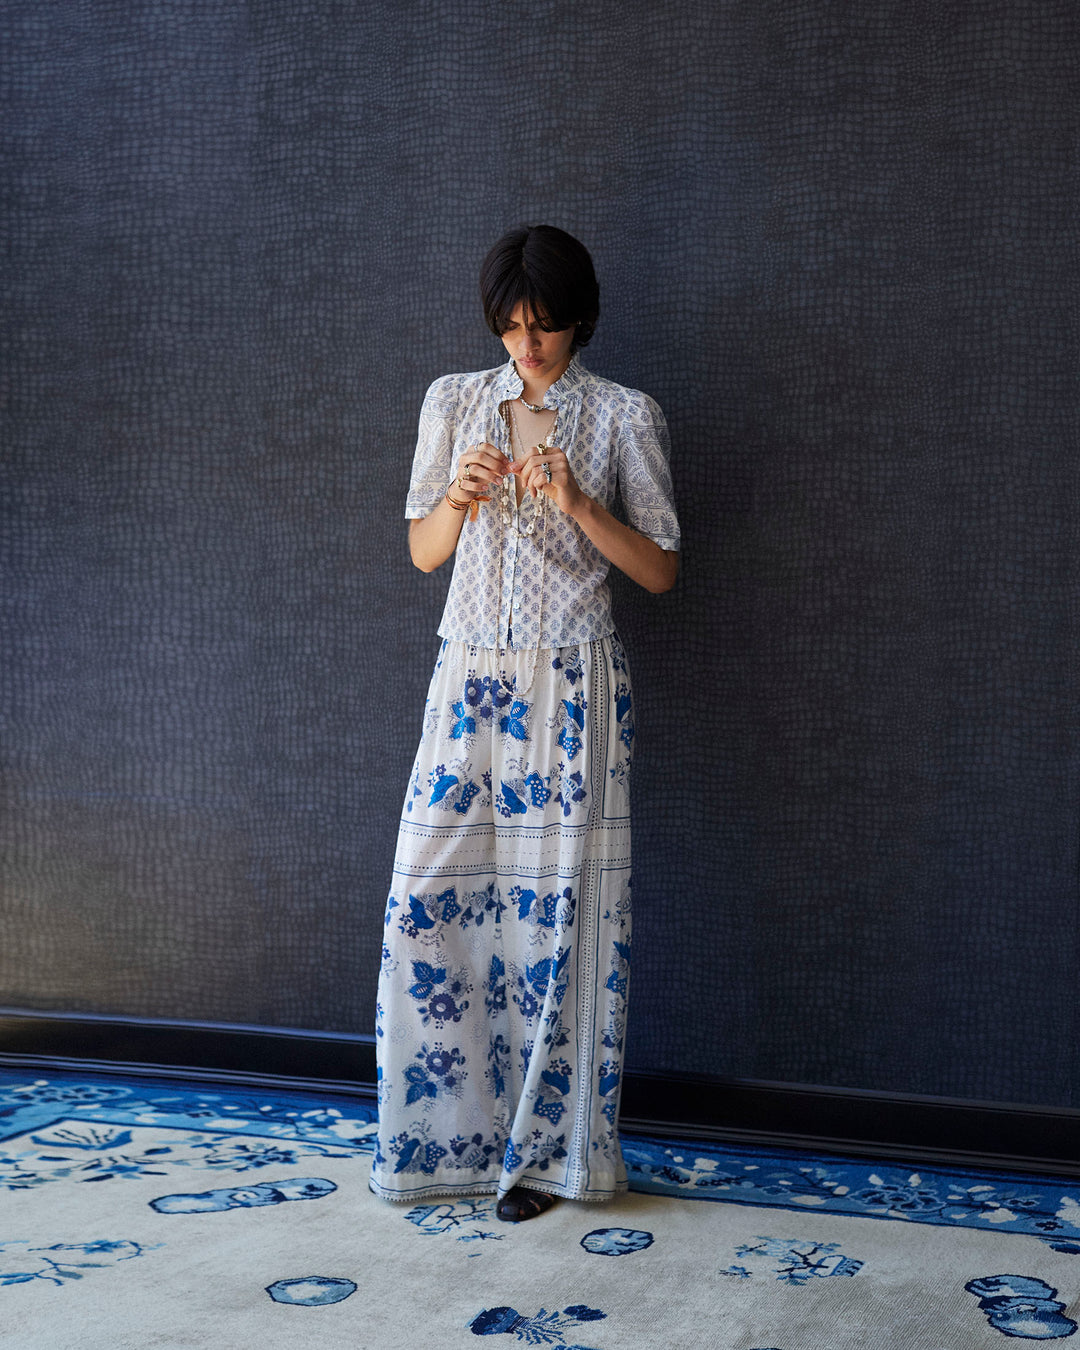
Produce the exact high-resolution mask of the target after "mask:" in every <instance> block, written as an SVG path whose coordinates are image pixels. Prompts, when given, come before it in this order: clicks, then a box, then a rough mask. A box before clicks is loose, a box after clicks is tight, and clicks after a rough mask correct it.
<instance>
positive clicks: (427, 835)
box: [372, 636, 634, 1200]
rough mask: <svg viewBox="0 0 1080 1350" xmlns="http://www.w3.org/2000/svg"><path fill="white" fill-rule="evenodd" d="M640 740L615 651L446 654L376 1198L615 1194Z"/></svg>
mask: <svg viewBox="0 0 1080 1350" xmlns="http://www.w3.org/2000/svg"><path fill="white" fill-rule="evenodd" d="M633 737H634V725H633V706H632V699H631V691H630V677H629V672H628V670H627V667H626V658H625V656H624V654H623V651H622V647H621V645H620V643H619V640H618V638H616V637H614V636H612V637H610V638H603V639H599V640H596V641H593V642H588V643H582V644H581V645H580V646H574V647H564V648H558V649H552V650H546V651H539V652H535V651H521V652H514V651H508V652H496V651H492V650H489V649H486V648H476V647H470V646H468V645H466V644H464V643H460V642H449V641H446V642H444V643H443V644H442V649H441V651H440V654H439V660H438V662H437V664H436V667H435V673H434V675H433V676H432V681H431V687H430V689H429V691H428V698H427V703H426V705H425V711H424V730H423V736H422V739H421V742H420V748H419V750H418V752H417V757H416V762H415V764H414V766H413V772H412V777H411V780H410V784H409V788H408V791H407V793H406V799H405V805H404V809H403V811H402V819H401V827H400V832H399V835H398V845H397V854H396V857H395V861H394V877H393V885H392V889H391V892H390V896H389V900H388V902H387V908H386V923H385V939H384V946H383V959H382V968H381V971H380V976H379V1003H378V1010H377V1024H376V1032H377V1048H378V1058H379V1136H378V1149H377V1152H376V1156H375V1163H374V1167H373V1171H372V1185H373V1187H374V1189H375V1190H376V1191H377V1192H378V1194H380V1195H383V1196H385V1197H387V1198H389V1199H396V1200H417V1199H423V1198H425V1197H428V1196H435V1195H450V1194H477V1193H483V1192H489V1191H497V1192H498V1193H499V1194H503V1193H505V1192H506V1191H507V1190H509V1189H510V1187H511V1186H515V1185H524V1186H529V1187H533V1188H534V1189H537V1190H544V1191H549V1192H551V1193H552V1194H555V1195H562V1196H567V1197H569V1198H570V1199H577V1200H604V1199H607V1198H609V1197H610V1196H611V1195H613V1194H614V1193H615V1192H616V1191H619V1190H623V1189H625V1186H626V1172H625V1169H624V1167H623V1162H622V1155H621V1152H620V1148H619V1141H618V1132H617V1121H618V1105H619V1087H620V1080H621V1075H622V1061H623V1045H624V1040H625V1034H626V1000H627V992H628V989H627V986H628V975H629V962H630V801H629V770H630V759H631V750H632V745H633Z"/></svg>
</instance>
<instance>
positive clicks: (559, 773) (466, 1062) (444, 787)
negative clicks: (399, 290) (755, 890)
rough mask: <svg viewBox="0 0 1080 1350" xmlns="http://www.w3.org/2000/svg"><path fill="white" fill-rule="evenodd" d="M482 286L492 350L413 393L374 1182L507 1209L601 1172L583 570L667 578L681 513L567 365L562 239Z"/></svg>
mask: <svg viewBox="0 0 1080 1350" xmlns="http://www.w3.org/2000/svg"><path fill="white" fill-rule="evenodd" d="M480 288H481V294H482V298H483V305H484V315H485V318H486V320H487V323H488V326H489V327H490V328H491V330H492V332H493V333H495V334H496V335H497V336H498V337H500V338H501V339H502V343H503V346H504V347H505V348H506V351H507V353H508V355H509V358H510V359H509V362H508V363H507V364H505V365H503V366H500V367H497V368H496V369H494V370H487V371H481V372H479V373H476V374H468V375H449V376H446V377H445V378H443V379H440V380H436V381H435V383H434V384H433V385H432V386H431V388H430V389H429V390H428V393H427V396H426V398H425V400H424V407H423V411H422V413H421V417H420V433H419V440H418V444H417V449H416V457H415V460H414V463H413V474H412V484H411V487H410V490H409V497H408V503H407V506H406V512H405V514H406V516H407V517H408V518H409V520H410V526H409V547H410V552H411V554H412V559H413V562H414V563H415V564H416V566H417V567H419V568H420V569H421V570H422V571H424V572H430V571H433V570H434V569H435V568H437V567H439V566H441V565H442V564H443V563H444V562H445V561H446V560H447V559H448V558H449V557H450V555H451V554H455V555H456V556H455V560H454V572H453V577H452V579H451V583H450V591H449V595H448V597H447V602H446V609H445V611H444V614H443V620H442V623H441V625H440V627H439V633H440V635H441V637H442V638H443V643H442V649H441V651H440V655H439V659H438V662H437V664H436V667H435V673H434V676H433V677H432V683H431V687H430V690H429V693H428V698H427V703H426V707H425V715H424V729H423V738H422V740H421V743H420V749H419V751H418V754H417V758H416V763H415V765H414V768H413V774H412V779H411V782H410V786H409V789H408V792H407V795H406V801H405V807H404V810H403V812H402V819H401V828H400V834H399V837H398V848H397V855H396V859H395V863H394V879H393V887H392V890H391V893H390V899H389V903H388V905H387V912H386V941H385V945H384V948H383V964H382V970H381V974H380V980H379V1008H378V1024H377V1033H378V1052H379V1146H378V1150H377V1153H376V1158H375V1164H374V1168H373V1171H372V1189H373V1190H374V1191H375V1192H376V1194H378V1195H382V1196H385V1197H386V1198H388V1199H393V1200H412V1201H415V1200H419V1199H425V1198H427V1197H430V1196H436V1195H437V1196H450V1195H475V1194H479V1193H484V1192H496V1193H497V1194H498V1196H499V1200H498V1204H497V1207H496V1212H497V1214H498V1216H499V1218H501V1219H506V1220H509V1221H511V1222H517V1221H520V1220H522V1219H526V1218H531V1217H533V1215H535V1214H539V1213H542V1212H543V1210H545V1209H546V1208H548V1206H549V1205H550V1204H551V1203H552V1202H553V1198H554V1197H555V1196H563V1197H566V1198H569V1199H574V1200H606V1199H609V1198H610V1197H611V1196H613V1195H614V1194H615V1193H616V1192H617V1191H619V1190H623V1189H625V1187H626V1172H625V1169H624V1167H623V1163H622V1156H621V1153H620V1149H619V1141H618V1135H617V1128H616V1127H617V1117H618V1099H619V1080H620V1075H621V1069H622V1056H623V1044H624V1037H625V1031H626V992H627V976H628V963H629V955H630V811H629V795H628V773H629V768H630V751H631V744H632V741H633V735H634V728H633V719H632V712H631V698H630V677H629V673H628V671H627V668H626V658H625V656H624V654H623V651H622V648H621V646H620V644H619V640H618V638H617V636H616V635H615V632H614V625H613V623H612V619H611V605H610V596H609V592H608V587H607V584H606V581H605V578H606V575H607V572H608V569H609V566H610V565H611V564H612V563H613V564H614V565H615V566H616V567H618V568H620V569H621V570H622V571H623V572H625V573H626V574H627V575H628V576H630V577H632V578H633V579H634V580H635V581H637V582H639V583H640V584H641V585H642V586H644V587H645V588H646V589H647V590H650V591H656V592H659V591H666V590H668V589H670V587H671V586H672V585H673V584H674V582H675V575H676V570H677V566H678V552H677V550H678V546H679V530H678V524H677V521H676V518H675V514H674V510H673V508H672V503H671V481H670V475H669V472H668V465H667V428H666V426H665V423H664V419H663V416H662V414H661V412H660V410H659V408H658V407H657V406H656V404H655V403H653V401H652V400H651V399H649V398H648V397H647V396H646V395H644V394H640V393H638V392H637V391H636V390H632V389H624V388H622V387H621V386H620V385H617V384H613V383H611V382H610V381H608V380H602V379H600V378H598V377H597V376H595V375H592V374H590V373H589V372H588V371H586V370H585V369H584V368H583V367H582V365H581V364H580V362H579V361H578V359H577V352H578V350H579V348H581V347H583V346H585V344H586V343H587V342H588V341H589V339H590V337H591V336H592V333H593V329H594V327H595V324H596V320H597V317H598V315H599V288H598V286H597V283H596V276H595V274H594V272H593V266H592V260H591V258H590V257H589V254H588V252H587V250H586V249H585V248H584V246H583V245H582V244H580V243H579V242H578V241H577V240H576V239H574V238H572V237H571V236H570V235H568V234H566V233H564V232H563V231H562V230H558V229H555V228H554V227H552V226H550V225H536V226H531V227H525V228H522V229H519V230H514V231H513V232H511V233H510V234H508V235H506V236H505V237H504V238H502V239H500V240H499V242H498V243H497V244H496V245H495V246H494V248H493V249H492V250H491V252H490V253H489V254H488V256H487V257H486V258H485V260H484V263H483V267H482V269H481V277H480ZM617 490H618V492H619V493H620V494H621V497H622V500H623V505H624V509H625V512H626V515H627V518H628V519H629V521H630V524H629V525H624V524H622V523H621V522H620V521H618V520H616V519H615V517H614V516H613V515H612V514H611V507H612V506H613V504H614V499H615V495H616V491H617Z"/></svg>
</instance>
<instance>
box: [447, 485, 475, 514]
mask: <svg viewBox="0 0 1080 1350" xmlns="http://www.w3.org/2000/svg"><path fill="white" fill-rule="evenodd" d="M446 500H447V503H448V504H449V505H450V506H451V507H452V509H453V510H455V511H467V510H468V509H469V507H470V506H472V502H459V501H456V500H455V499H454V498H453V497H451V496H450V489H449V488H447V489H446Z"/></svg>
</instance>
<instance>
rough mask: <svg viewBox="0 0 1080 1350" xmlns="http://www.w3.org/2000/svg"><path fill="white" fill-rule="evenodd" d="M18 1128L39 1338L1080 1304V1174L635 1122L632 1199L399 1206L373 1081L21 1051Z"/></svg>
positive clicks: (741, 1335) (965, 1348)
mask: <svg viewBox="0 0 1080 1350" xmlns="http://www.w3.org/2000/svg"><path fill="white" fill-rule="evenodd" d="M0 1126H2V1128H0V1345H3V1346H5V1347H13V1348H17V1350H152V1348H153V1347H168V1348H169V1350H178V1348H179V1347H199V1350H204V1348H206V1347H209V1348H211V1350H278V1347H281V1350H285V1347H289V1350H292V1348H293V1347H296V1346H304V1347H307V1346H311V1347H318V1350H339V1347H340V1350H346V1348H347V1350H420V1348H423V1347H429V1346H430V1347H432V1348H433V1350H434V1348H435V1347H437V1348H438V1350H466V1348H467V1347H472V1346H477V1345H478V1341H477V1340H476V1338H477V1337H487V1336H490V1337H493V1338H494V1339H493V1340H492V1341H491V1342H490V1344H491V1345H492V1346H493V1347H496V1348H497V1347H505V1348H506V1350H514V1347H526V1346H528V1347H536V1346H539V1347H553V1348H554V1350H680V1348H681V1347H694V1348H695V1350H696V1348H697V1347H708V1350H849V1348H850V1350H854V1348H855V1347H858V1348H859V1350H868V1348H869V1347H888V1350H983V1348H984V1347H985V1350H993V1347H995V1346H998V1347H1003V1346H1004V1342H1005V1339H1006V1338H1008V1339H1012V1340H1065V1339H1068V1338H1070V1337H1072V1336H1074V1335H1076V1333H1077V1324H1078V1322H1080V1183H1077V1182H1055V1181H1053V1180H1051V1179H1040V1178H1032V1177H1022V1176H1010V1175H1005V1174H1001V1173H987V1174H975V1173H958V1172H945V1171H939V1170H933V1169H919V1170H918V1171H917V1172H915V1171H913V1170H912V1169H911V1168H910V1167H908V1166H896V1165H890V1164H889V1163H887V1162H881V1163H878V1164H869V1163H865V1162H853V1161H850V1160H843V1159H838V1158H831V1157H817V1156H811V1155H806V1154H793V1153H780V1152H768V1151H762V1150H753V1149H738V1148H731V1147H720V1146H715V1145H702V1144H689V1143H688V1144H682V1145H679V1144H673V1143H672V1142H670V1141H662V1140H655V1139H645V1138H640V1137H634V1138H627V1139H626V1140H625V1151H626V1154H627V1164H628V1166H629V1169H630V1175H631V1186H632V1187H633V1190H632V1193H631V1194H629V1195H627V1196H624V1197H622V1198H620V1199H619V1200H618V1201H617V1202H616V1203H614V1204H612V1205H606V1206H596V1207H593V1206H589V1205H581V1204H569V1203H563V1204H559V1205H557V1206H556V1207H555V1208H554V1209H553V1210H551V1211H550V1212H549V1213H548V1214H545V1215H544V1216H542V1217H541V1218H540V1219H537V1220H535V1221H533V1222H530V1223H527V1224H522V1225H520V1226H516V1227H515V1226H512V1225H508V1224H502V1223H499V1222H497V1221H496V1220H495V1218H494V1214H493V1207H492V1202H491V1201H490V1200H489V1199H482V1200H467V1201H465V1200H458V1201H456V1202H449V1201H448V1202H446V1203H441V1204H440V1203H430V1204H424V1205H416V1206H406V1205H391V1204H388V1203H386V1202H385V1201H381V1200H377V1199H376V1198H375V1197H374V1196H373V1195H371V1194H370V1193H369V1191H368V1189H367V1175H368V1169H369V1165H370V1158H371V1150H372V1135H373V1131H374V1105H373V1103H370V1102H366V1101H364V1100H360V1099H357V1098H352V1097H334V1096H333V1095H332V1094H326V1095H325V1096H319V1097H316V1096H312V1095H307V1094H293V1095H288V1094H284V1093H281V1092H278V1091H262V1090H250V1091H245V1090H241V1089H235V1088H222V1087H216V1086H215V1087H207V1086H205V1085H197V1084H170V1083H165V1082H162V1081H148V1080H139V1079H134V1078H125V1077H109V1078H106V1077H101V1076H96V1075H94V1076H91V1075H84V1076H82V1077H74V1076H68V1075H54V1076H50V1077H49V1078H48V1079H47V1080H45V1079H41V1078H36V1077H35V1076H34V1075H33V1074H30V1073H26V1072H19V1071H15V1070H6V1069H0ZM487 1343H488V1342H485V1344H487ZM1075 1344H1076V1345H1077V1346H1078V1347H1080V1340H1078V1341H1076V1342H1075Z"/></svg>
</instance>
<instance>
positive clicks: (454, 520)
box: [409, 441, 510, 572]
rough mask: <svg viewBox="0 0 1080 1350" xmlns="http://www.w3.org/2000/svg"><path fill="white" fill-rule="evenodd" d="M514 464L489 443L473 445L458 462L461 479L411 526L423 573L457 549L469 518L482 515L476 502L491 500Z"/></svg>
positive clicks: (412, 547) (416, 558)
mask: <svg viewBox="0 0 1080 1350" xmlns="http://www.w3.org/2000/svg"><path fill="white" fill-rule="evenodd" d="M509 468H510V461H509V460H508V459H507V458H506V456H505V455H504V454H502V453H501V452H500V451H498V450H496V449H495V447H494V446H493V445H490V444H489V443H488V442H487V441H482V442H480V443H479V444H476V445H470V446H469V447H468V449H467V450H465V451H463V452H462V454H461V456H460V458H459V460H458V476H457V477H456V478H455V479H453V481H452V482H451V483H450V486H449V487H448V488H447V489H446V495H445V496H444V497H443V500H442V501H441V502H440V503H439V504H438V506H436V508H435V509H434V511H432V512H431V513H430V514H429V515H426V516H423V517H421V518H420V519H419V520H412V521H410V522H409V553H410V555H411V557H412V560H413V562H414V563H415V564H416V566H417V567H419V569H420V571H421V572H434V570H435V569H436V567H441V566H442V565H443V563H444V562H446V560H447V558H449V557H450V555H451V554H452V553H453V551H454V549H455V548H457V542H458V536H459V535H460V534H461V528H462V526H463V525H464V523H465V517H466V516H467V515H470V514H471V513H472V511H478V510H479V509H480V508H479V506H476V505H474V503H476V502H488V501H490V500H491V489H492V488H493V487H494V486H496V485H497V484H499V483H501V482H502V480H503V477H504V476H505V474H506V473H507V472H508V471H509Z"/></svg>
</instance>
